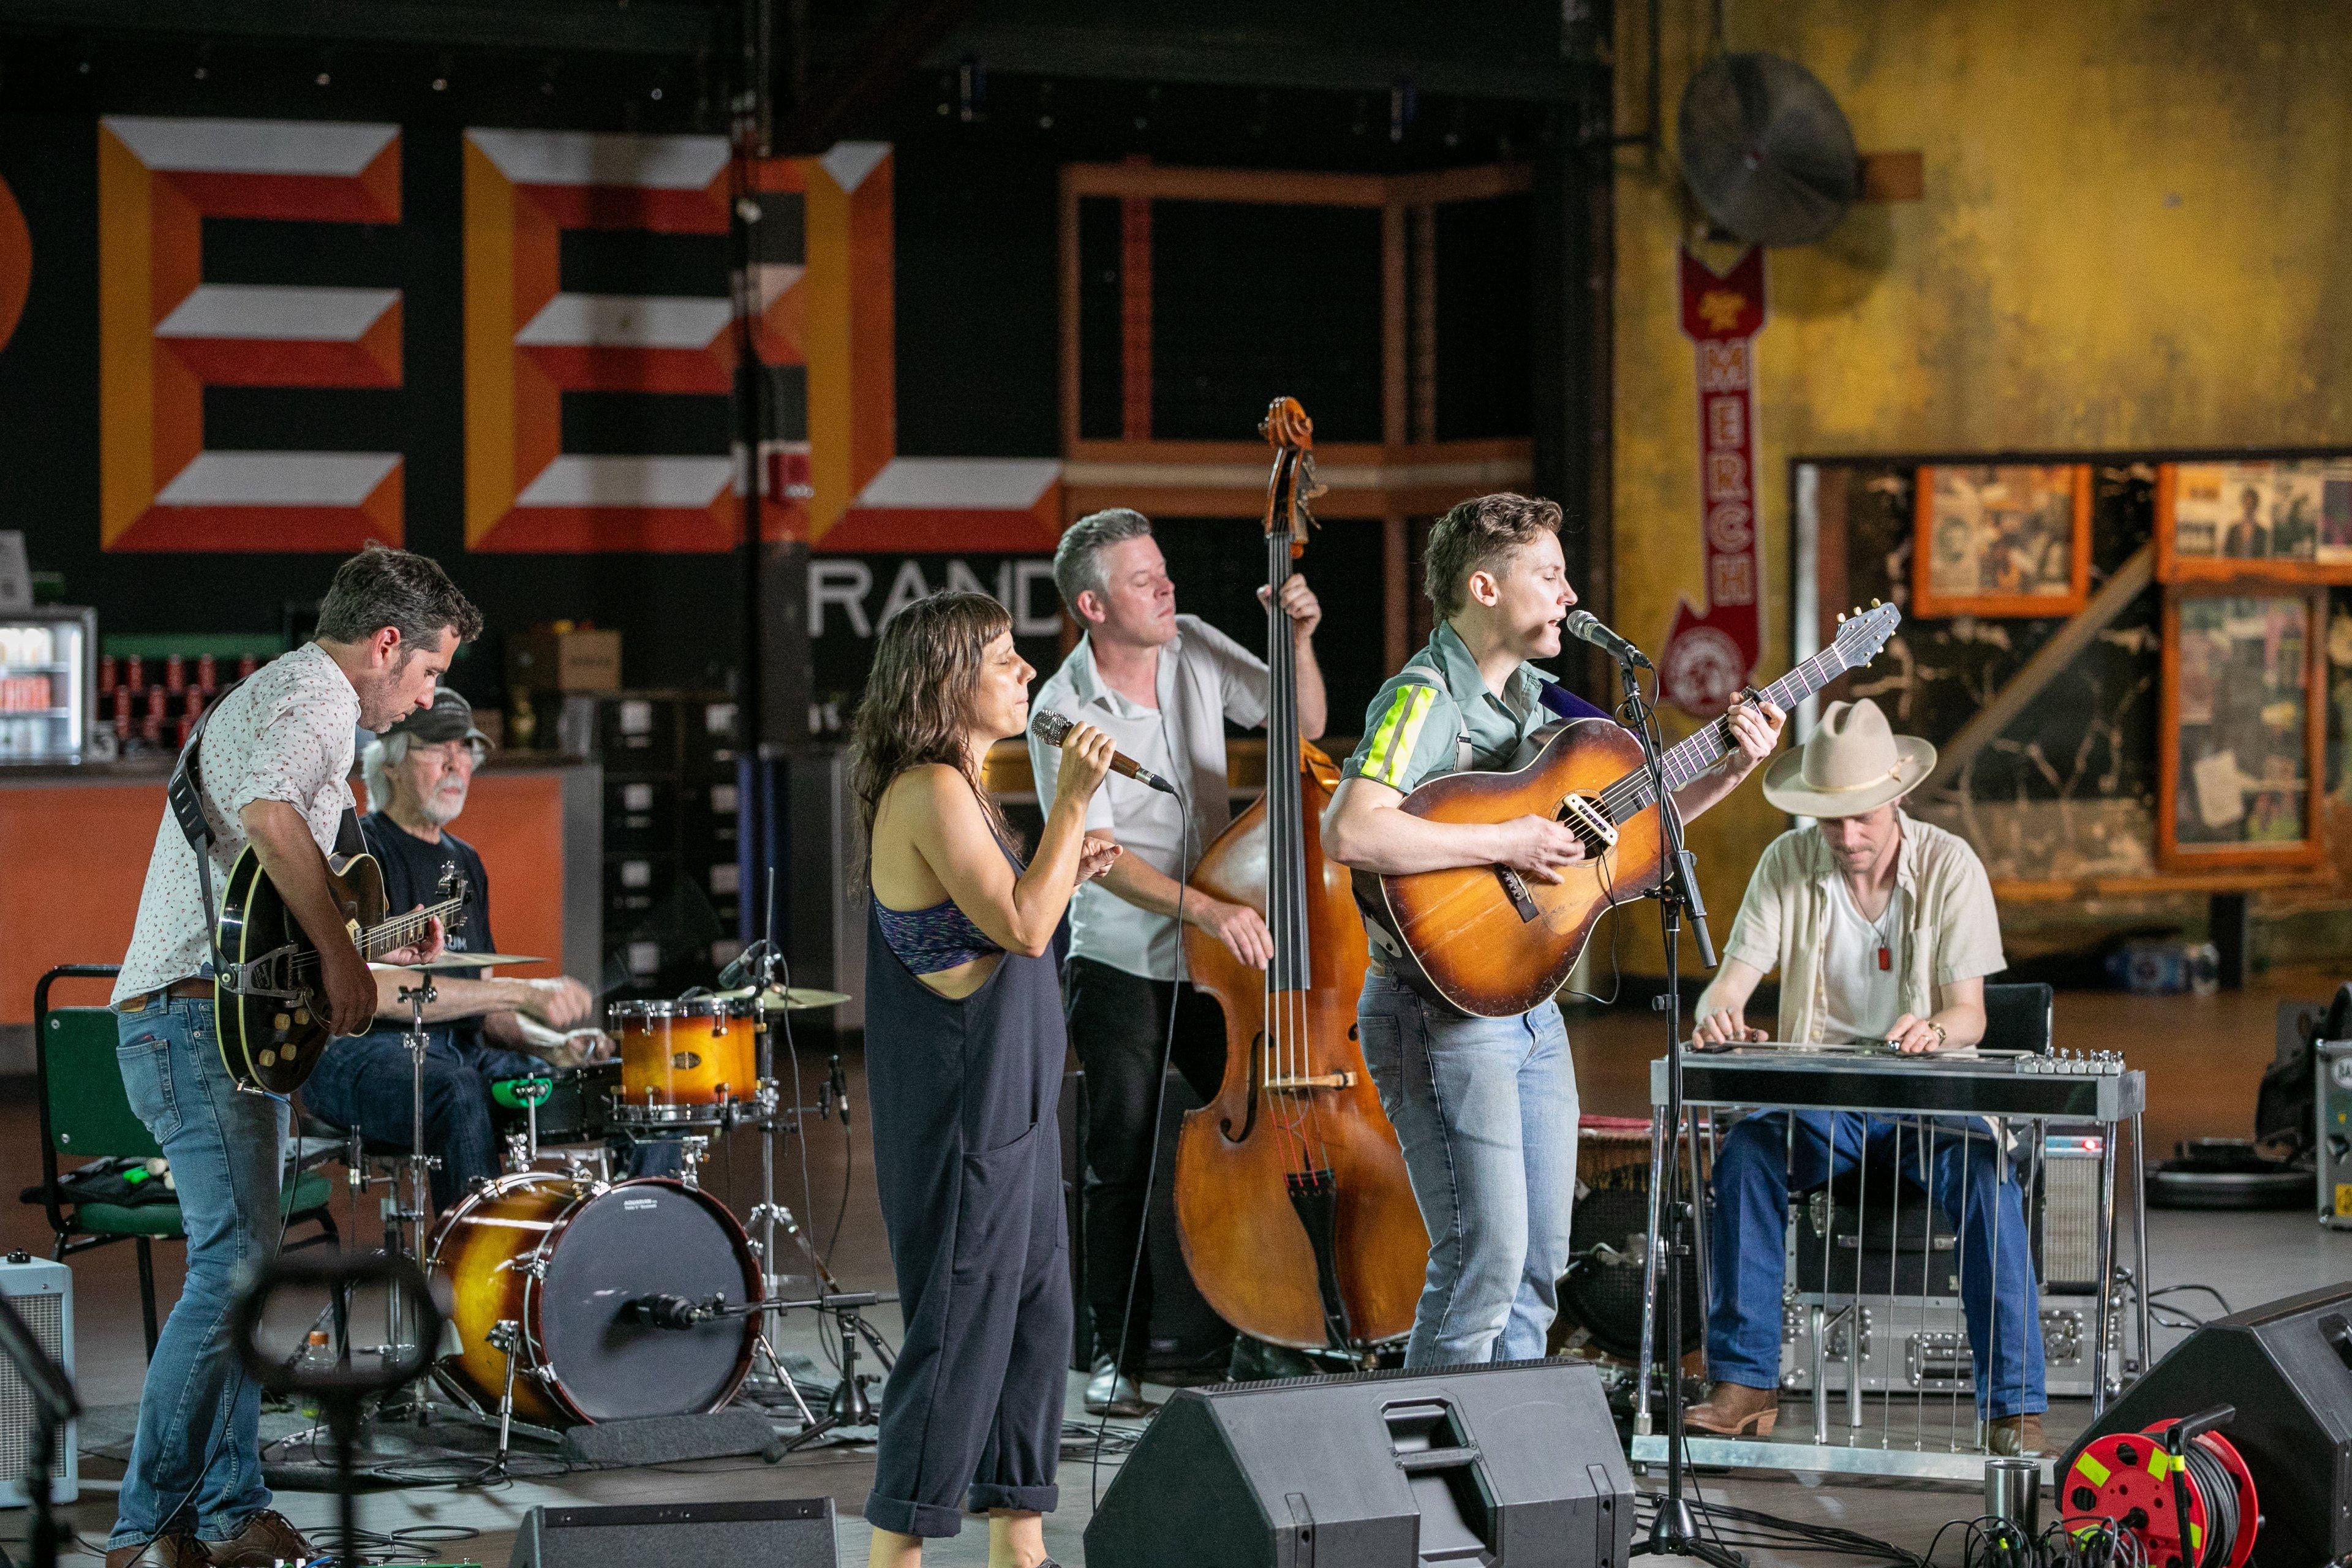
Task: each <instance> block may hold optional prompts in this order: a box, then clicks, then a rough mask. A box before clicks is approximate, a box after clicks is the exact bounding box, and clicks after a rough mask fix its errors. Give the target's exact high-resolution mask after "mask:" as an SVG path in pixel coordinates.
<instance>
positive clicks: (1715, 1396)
mask: <svg viewBox="0 0 2352 1568" xmlns="http://www.w3.org/2000/svg"><path fill="white" fill-rule="evenodd" d="M1779 1419H1780V1390H1779V1389H1777V1388H1750V1387H1748V1385H1747V1384H1740V1383H1718V1384H1716V1385H1715V1386H1714V1387H1713V1388H1711V1389H1709V1390H1707V1394H1706V1404H1704V1405H1692V1406H1691V1407H1690V1408H1688V1409H1687V1410H1685V1411H1684V1412H1683V1426H1685V1427H1686V1428H1687V1429H1689V1430H1690V1431H1693V1432H1705V1433H1708V1434H1710V1435H1711V1436H1717V1437H1769V1436H1771V1435H1772V1424H1773V1423H1774V1422H1776V1421H1778V1420H1779Z"/></svg>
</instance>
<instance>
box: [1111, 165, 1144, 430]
mask: <svg viewBox="0 0 2352 1568" xmlns="http://www.w3.org/2000/svg"><path fill="white" fill-rule="evenodd" d="M1118 235H1119V246H1118V345H1119V354H1118V384H1119V427H1118V428H1119V435H1120V436H1121V437H1125V438H1126V439H1128V440H1129V441H1149V440H1150V439H1151V204H1150V202H1147V201H1144V200H1141V199H1140V198H1139V197H1135V196H1129V197H1127V198H1125V199H1124V200H1122V201H1121V202H1120V203H1119V204H1118Z"/></svg>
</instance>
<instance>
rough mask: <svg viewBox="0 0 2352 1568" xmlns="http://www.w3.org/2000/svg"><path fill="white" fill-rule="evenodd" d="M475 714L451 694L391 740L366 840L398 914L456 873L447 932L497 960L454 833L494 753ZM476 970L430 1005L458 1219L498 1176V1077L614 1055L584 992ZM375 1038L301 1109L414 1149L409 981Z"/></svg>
mask: <svg viewBox="0 0 2352 1568" xmlns="http://www.w3.org/2000/svg"><path fill="white" fill-rule="evenodd" d="M489 744H490V742H489V738H488V736H486V735H484V734H483V733H482V731H479V730H478V729H476V728H475V727H474V710H473V707H472V705H471V704H469V703H468V702H467V700H465V699H464V698H463V697H460V696H459V695H458V694H457V692H455V691H452V690H451V689H449V688H447V687H446V686H444V687H442V688H440V689H438V690H436V691H435V692H434V694H433V705H432V706H431V707H429V708H425V709H422V710H418V711H417V712H415V713H414V714H412V715H410V716H409V717H408V718H406V719H404V720H403V721H400V722H399V723H397V724H394V725H393V726H392V727H391V728H390V729H387V730H385V731H383V733H382V734H380V735H378V736H377V737H376V738H375V739H374V740H373V742H370V743H369V744H368V746H367V748H366V750H364V751H363V752H362V753H361V755H360V768H361V772H362V775H363V776H364V777H365V779H366V781H367V790H368V805H369V808H370V809H369V812H368V815H367V816H363V817H362V818H361V819H360V831H361V833H362V835H363V836H364V837H365V838H366V840H367V847H368V852H369V853H370V854H371V855H373V856H374V857H375V859H376V861H377V863H378V864H379V865H381V866H382V867H383V886H384V896H385V902H386V905H387V907H388V908H391V909H394V910H408V909H415V908H417V907H419V906H421V905H423V904H425V903H428V902H433V901H436V900H439V899H440V898H442V897H443V894H442V892H441V890H440V888H441V879H442V876H443V874H444V872H445V871H446V869H448V868H456V870H457V876H458V878H459V879H460V880H462V881H463V882H464V883H465V885H466V887H467V891H468V894H469V902H468V903H467V907H466V910H465V912H464V913H463V914H462V915H459V916H458V917H457V919H456V920H454V921H451V922H450V924H449V928H448V947H449V951H450V952H453V953H461V952H497V951H498V943H497V942H495V941H493V940H492V939H491V936H490V883H489V873H488V870H487V869H486V868H484V867H483V865H482V858H481V857H480V856H479V855H478V854H476V853H475V852H474V847H473V846H472V845H470V844H468V843H467V842H466V841H465V840H464V839H462V838H460V837H457V835H456V834H454V833H452V832H450V831H449V830H448V829H449V825H450V824H451V823H453V822H455V821H456V820H457V816H458V814H459V813H461V812H463V811H464V810H465V809H466V795H467V790H468V788H469V787H470V786H471V785H472V784H473V780H474V769H475V768H476V767H477V766H478V765H479V763H481V760H482V758H483V757H484V755H486V754H487V753H488V750H489ZM479 974H480V972H479V971H478V970H477V971H472V972H467V971H464V970H459V971H457V972H455V973H449V972H444V973H436V974H435V976H434V977H433V986H434V990H435V991H436V993H437V994H436V998H435V1000H433V1001H432V1002H429V1003H427V1004H426V1005H425V1024H426V1026H427V1046H426V1049H425V1148H426V1152H429V1153H433V1154H437V1155H439V1156H440V1159H441V1167H440V1169H438V1170H436V1172H434V1173H433V1201H434V1204H435V1205H436V1206H437V1207H441V1208H446V1207H447V1206H448V1205H450V1204H451V1203H452V1202H454V1201H455V1200H456V1199H457V1196H458V1194H462V1193H464V1192H465V1191H466V1190H467V1186H468V1185H469V1184H471V1183H472V1182H473V1180H474V1178H476V1177H477V1176H495V1175H497V1174H498V1145H497V1142H496V1140H495V1138H494V1137H493V1136H492V1133H491V1129H490V1110H489V1106H490V1101H489V1085H490V1083H491V1082H492V1081H494V1080H496V1079H508V1078H519V1077H523V1076H526V1075H529V1074H532V1073H539V1072H544V1071H545V1070H546V1069H547V1068H548V1067H549V1066H550V1065H553V1066H557V1067H570V1066H574V1065H577V1064H578V1063H580V1062H582V1061H583V1060H589V1059H593V1058H595V1057H596V1056H598V1055H601V1054H604V1053H605V1052H607V1051H609V1049H610V1045H609V1042H607V1041H606V1040H605V1039H604V1037H603V1035H602V1034H601V1033H599V1032H598V1031H596V1030H594V1029H593V1028H583V1027H581V1026H583V1025H585V1024H587V1023H589V1022H590V1021H591V1016H592V1015H593V1011H594V1008H595V998H594V996H593V995H592V994H590V992H589V990H588V988H587V987H586V986H584V985H583V984H580V982H578V981H576V980H572V979H570V978H560V979H554V980H509V979H503V978H499V979H482V978H479V977H478V976H479ZM375 980H376V1022H377V1024H378V1027H377V1028H376V1030H375V1031H374V1032H373V1033H372V1034H366V1035H357V1036H352V1037H344V1038H339V1039H337V1040H335V1041H334V1042H333V1043H332V1044H331V1045H330V1046H329V1047H327V1049H326V1051H325V1052H324V1053H323V1054H322V1055H321V1056H320V1058H319V1065H318V1067H317V1068H315V1069H314V1070H313V1071H312V1073H311V1075H310V1080H309V1082H308V1083H307V1084H306V1085H305V1086H304V1089H303V1094H302V1100H303V1104H304V1105H305V1106H306V1107H307V1108H308V1109H309V1110H310V1111H311V1112H312V1113H313V1114H314V1115H317V1116H320V1117H322V1118H324V1119H325V1120H326V1121H331V1122H333V1123H335V1124H336V1125H337V1126H340V1127H343V1128H347V1129H348V1128H353V1127H356V1128H358V1129H359V1130H360V1131H362V1132H364V1133H365V1134H366V1135H367V1136H368V1138H370V1139H371V1140H373V1141H374V1142H381V1143H390V1144H399V1145H401V1146H403V1147H405V1146H406V1145H407V1143H408V1142H409V1141H410V1139H411V1138H412V1137H413V1136H414V1125H415V1110H414V1108H413V1105H412V1102H411V1095H412V1093H413V1091H414V1085H413V1083H412V1081H411V1080H412V1076H413V1071H414V1064H413V1063H412V1061H411V1059H410V1057H409V1053H408V1047H407V1044H406V1041H405V1040H404V1037H403V1035H404V1030H405V1029H406V1027H407V1026H408V1022H409V1005H408V1003H406V1002H404V1001H403V1000H401V996H400V990H401V987H402V986H403V985H404V984H410V983H412V982H413V976H412V975H411V974H410V973H408V972H407V971H405V970H400V969H378V970H377V971H376V972H375Z"/></svg>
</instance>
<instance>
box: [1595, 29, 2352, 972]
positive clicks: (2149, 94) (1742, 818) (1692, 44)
mask: <svg viewBox="0 0 2352 1568" xmlns="http://www.w3.org/2000/svg"><path fill="white" fill-rule="evenodd" d="M1663 5H1664V14H1663V18H1662V29H1661V30H1662V38H1663V42H1662V45H1661V47H1660V51H1659V53H1660V55H1661V58H1662V61H1663V66H1664V70H1663V79H1662V83H1661V89H1662V99H1663V103H1664V119H1665V127H1664V129H1665V137H1666V147H1665V150H1664V153H1663V155H1661V156H1660V157H1658V158H1657V159H1655V160H1651V159H1649V158H1647V157H1645V156H1644V154H1643V153H1642V152H1641V151H1640V150H1639V149H1629V150H1627V151H1625V152H1624V153H1621V154H1620V155H1619V159H1618V170H1617V177H1616V184H1615V202H1616V226H1617V268H1616V300H1615V322H1616V345H1615V364H1616V374H1615V386H1614V389H1613V395H1614V420H1615V426H1614V439H1615V452H1616V458H1615V473H1614V480H1613V483H1614V497H1615V528H1616V540H1615V552H1614V559H1615V564H1616V589H1615V598H1616V603H1615V615H1616V619H1617V624H1618V625H1619V626H1621V627H1622V629H1623V630H1624V631H1625V632H1626V633H1627V634H1628V635H1629V636H1633V637H1636V638H1638V639H1640V640H1642V641H1643V642H1644V643H1648V644H1654V643H1655V642H1657V641H1658V640H1660V639H1661V638H1662V637H1663V636H1664V631H1665V627H1666V625H1667V623H1668V621H1669V620H1670V619H1671V617H1672V616H1673V614H1674V608H1675V600H1676V598H1677V596H1679V595H1690V596H1691V597H1692V598H1693V599H1694V601H1695V602H1696V600H1697V598H1698V595H1700V593H1701V580H1700V572H1699V542H1698V521H1697V519H1698V501H1697V485H1698V472H1697V458H1696V447H1695V444H1696V433H1695V432H1696V413H1695V408H1694V399H1695V396H1696V393H1695V391H1694V388H1693V382H1692V378H1693V369H1692V358H1691V348H1690V343H1689V341H1688V340H1687V339H1685V338H1684V337H1683V335H1682V331H1681V327H1680V315H1679V304H1678V300H1677V295H1676V292H1675V246H1676V243H1677V241H1678V239H1679V238H1680V237H1682V236H1683V235H1684V234H1685V233H1686V232H1688V231H1689V229H1690V226H1691V224H1692V222H1693V218H1694V215H1695V212H1696V209H1695V207H1693V206H1692V205H1690V203H1689V201H1688V199H1687V198H1686V196H1685V194H1684V190H1683V186H1682V181H1681V174H1680V171H1679V169H1678V167H1677V165H1676V163H1675V147H1674V141H1675V137H1674V110H1675V104H1676V102H1677V101H1679V100H1680V97H1681V94H1682V90H1683V86H1684V83H1685V81H1686V80H1687V79H1688V78H1689V75H1690V73H1691V71H1692V70H1693V68H1696V65H1697V63H1698V62H1699V60H1700V59H1701V58H1704V56H1705V54H1706V29H1707V24H1706V17H1707V16H1708V10H1709V7H1708V5H1707V4H1706V0H1663ZM1728 13H1729V15H1728V35H1727V44H1728V46H1729V47H1731V48H1733V49H1735V50H1746V49H1762V50H1768V51H1770V52H1772V53H1775V54H1780V55H1784V56H1787V57H1788V58H1791V59H1794V60H1796V61H1798V62H1800V63H1801V64H1802V65H1804V66H1806V67H1807V68H1809V69H1811V71H1812V72H1813V73H1814V74H1815V75H1816V76H1818V77H1820V78H1821V79H1822V82H1823V83H1824V84H1826V85H1827V86H1828V88H1829V89H1830V91H1831V92H1832V94H1833V95H1834V96H1835V97H1836V99H1837V100H1838V102H1839V103H1840V105H1841V106H1842V107H1843V109H1844V110H1845V112H1846V116H1847V118H1848V119H1849V120H1850V121H1852V123H1853V131H1854V139H1855V141H1856V142H1857V144H1858V145H1859V146H1860V147H1861V148H1862V149H1863V150H1864V151H1865V152H1884V151H1894V150H1898V149H1916V150H1917V151H1918V152H1920V153H1923V154H1924V157H1925V166H1926V195H1925V199H1923V200H1921V201H1917V202H1906V203H1896V204H1887V205H1863V206H1858V207H1856V208H1855V209H1853V212H1851V213H1850V214H1848V216H1846V218H1845V219H1844V220H1843V223H1842V224H1841V225H1840V226H1838V228H1837V229H1836V230H1834V231H1833V232H1832V234H1831V236H1830V237H1828V238H1827V239H1826V240H1824V241H1823V242H1822V243H1820V244H1818V245H1815V246H1811V247H1802V248H1796V249H1785V250H1775V251H1773V252H1771V253H1770V255H1769V258H1768V260H1767V263H1766V267H1767V273H1768V276H1767V309H1768V311H1769V314H1768V318H1767V321H1766V324H1765V327H1764V330H1763V331H1762V333H1761V334H1760V335H1759V337H1758V339H1757V342H1756V358H1757V393H1756V399H1757V425H1758V436H1759V447H1758V452H1757V480H1758V489H1759V510H1760V513H1761V521H1762V530H1763V541H1764V560H1763V582H1764V588H1765V605H1764V625H1765V650H1766V651H1765V665H1764V673H1765V674H1766V675H1768V676H1769V675H1771V674H1777V673H1778V672H1780V670H1783V669H1785V668H1787V667H1788V651H1789V631H1790V622H1789V614H1790V612H1789V593H1788V590H1789V583H1790V564H1789V512H1790V458H1791V457H1792V456H1794V455H1797V454H1803V455H1806V456H1809V457H1810V456H1828V455H1847V454H1853V455H1861V454H1895V453H1906V454H1907V453H1921V452H1939V453H1955V454H1957V453H1987V454H1991V453H2002V452H2019V451H2035V450H2088V451H2099V450H2115V451H2145V450H2147V449H2150V448H2182V447H2240V446H2245V447H2277V446H2291V445H2305V444H2309V445H2352V5H2347V4H2344V3H2342V0H2206V3H2203V4H2184V3H2182V0H2102V3H2098V4H2093V3H2090V0H2054V3H2053V0H2039V3H2026V0H1775V3H1774V4H1772V5H1731V6H1729V7H1728ZM1618 18H1619V39H1618V41H1619V49H1618V55H1617V58H1618V62H1619V66H1618V76H1617V84H1618V108H1617V116H1618V125H1619V128H1620V129H1621V130H1631V129H1633V128H1635V127H1637V126H1638V125H1639V124H1640V121H1641V117H1642V114H1643V102H1642V98H1643V87H1644V83H1645V80H1646V75H1647V71H1648V68H1649V63H1648V59H1647V40H1646V37H1645V32H1646V17H1645V12H1644V7H1643V4H1642V0H1620V4H1619V6H1618ZM1701 254H1702V256H1703V257H1704V258H1706V259H1707V260H1708V261H1709V262H1710V263H1711V264H1713V265H1715V266H1716V267H1717V268H1722V267H1724V266H1726V265H1727V264H1728V263H1729V261H1730V260H1731V259H1733V258H1735V257H1736V256H1737V254H1738V252H1737V250H1736V249H1735V248H1726V247H1715V248H1712V249H1707V250H1703V251H1702V252H1701ZM1784 826H1787V819H1786V818H1784V817H1782V816H1780V814H1779V813H1777V812H1775V811H1773V810H1772V809H1771V808H1770V807H1769V805H1766V804H1765V802H1764V800H1763V797H1762V795H1761V794H1760V793H1759V791H1758V790H1757V789H1756V787H1755V785H1754V784H1752V783H1751V784H1748V786H1746V787H1745V788H1744V789H1743V790H1742V791H1741V792H1740V794H1739V795H1737V796H1736V797H1734V798H1733V799H1732V800H1730V801H1727V802H1726V803H1725V804H1724V805H1720V806H1718V807H1717V809H1716V810H1715V811H1714V812H1712V813H1710V814H1709V815H1708V816H1706V818H1704V819H1702V820H1701V821H1700V822H1699V823H1698V824H1696V826H1694V828H1693V830H1692V834H1691V841H1692V847H1693V848H1695V849H1696V850H1697V851H1698V852H1699V855H1700V865H1701V868H1702V874H1703V877H1704V883H1705V887H1706V893H1707V897H1708V900H1709V902H1710V904H1711V906H1712V909H1713V912H1714V914H1715V916H1716V920H1715V929H1716V933H1717V937H1718V938H1720V937H1721V936H1722V934H1723V933H1724V932H1725V931H1727V930H1728V929H1729V925H1730V920H1731V916H1732V914H1733V913H1734V912H1735V911H1736V910H1737V909H1738V899H1739V895H1740V892H1741V889H1743V888H1744V887H1745V886H1746V881H1747V872H1748V868H1749V867H1750V866H1752V865H1753V864H1754V861H1755V858H1756V856H1757V855H1758V853H1759V852H1760V851H1761V849H1762V848H1763V847H1764V846H1765V845H1766V844H1767V843H1769V841H1770V839H1771V837H1772V836H1773V835H1774V834H1776V833H1778V832H1780V830H1781V828H1782V827H1784ZM1634 925H1635V926H1636V927H1640V928H1642V929H1643V931H1645V932H1646V933H1648V934H1647V936H1646V940H1645V942H1644V944H1643V945H1642V946H1641V947H1639V948H1638V949H1637V948H1636V947H1634V946H1633V945H1630V944H1629V947H1628V954H1629V958H1631V957H1632V955H1633V953H1634V952H1637V951H1638V952H1640V957H1639V958H1638V959H1635V960H1633V962H1634V963H1636V964H1638V965H1639V966H1642V967H1650V968H1653V969H1654V963H1655V958H1656V938H1655V934H1654V932H1655V926H1654V922H1653V921H1648V920H1646V919H1645V920H1638V921H1635V922H1634ZM1630 929H1631V928H1629V931H1630Z"/></svg>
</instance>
